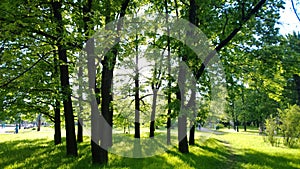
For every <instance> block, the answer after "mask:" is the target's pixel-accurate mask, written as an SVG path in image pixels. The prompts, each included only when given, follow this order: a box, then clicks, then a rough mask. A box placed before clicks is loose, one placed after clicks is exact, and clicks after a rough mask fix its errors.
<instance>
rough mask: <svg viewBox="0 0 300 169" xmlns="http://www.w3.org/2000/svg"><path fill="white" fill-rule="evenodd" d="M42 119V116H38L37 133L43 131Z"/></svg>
mask: <svg viewBox="0 0 300 169" xmlns="http://www.w3.org/2000/svg"><path fill="white" fill-rule="evenodd" d="M41 117H42V114H39V115H38V119H37V120H38V122H37V131H41Z"/></svg>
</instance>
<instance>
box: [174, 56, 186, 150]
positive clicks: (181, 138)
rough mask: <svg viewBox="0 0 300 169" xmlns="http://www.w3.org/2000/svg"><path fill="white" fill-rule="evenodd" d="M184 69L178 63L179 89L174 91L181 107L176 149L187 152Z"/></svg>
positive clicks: (181, 64) (184, 58) (184, 57)
mask: <svg viewBox="0 0 300 169" xmlns="http://www.w3.org/2000/svg"><path fill="white" fill-rule="evenodd" d="M182 60H183V61H186V56H183V57H182ZM185 74H186V70H185V67H184V65H183V63H180V66H179V73H178V84H179V88H180V89H181V90H179V88H178V91H177V93H176V98H177V99H178V100H179V101H180V103H181V107H180V110H178V111H179V114H178V142H179V143H178V149H179V151H180V152H181V153H188V152H189V146H188V140H187V129H186V127H187V116H186V107H185V105H184V102H185V81H186V76H185Z"/></svg>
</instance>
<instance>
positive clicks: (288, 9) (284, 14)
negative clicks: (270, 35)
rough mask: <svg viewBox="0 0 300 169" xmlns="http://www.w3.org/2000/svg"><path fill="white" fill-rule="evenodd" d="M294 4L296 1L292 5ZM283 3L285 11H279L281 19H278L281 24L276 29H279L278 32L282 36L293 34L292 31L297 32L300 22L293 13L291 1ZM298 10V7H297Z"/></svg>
mask: <svg viewBox="0 0 300 169" xmlns="http://www.w3.org/2000/svg"><path fill="white" fill-rule="evenodd" d="M295 2H297V0H294V3H295ZM285 3H286V4H285V9H284V10H281V12H280V15H281V18H280V19H279V22H280V23H281V25H278V27H279V28H280V31H279V32H280V34H283V35H286V34H289V33H290V34H291V33H293V31H295V32H299V31H300V21H299V20H298V19H297V16H296V14H295V13H294V10H293V8H292V3H291V0H285ZM298 8H300V7H299V6H298ZM299 10H300V9H299Z"/></svg>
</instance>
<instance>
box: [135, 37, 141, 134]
mask: <svg viewBox="0 0 300 169" xmlns="http://www.w3.org/2000/svg"><path fill="white" fill-rule="evenodd" d="M135 40H136V44H135V45H136V46H135V52H136V56H135V64H136V65H135V78H134V85H135V86H134V92H135V94H134V103H135V104H134V105H135V121H134V138H140V86H139V58H138V56H139V54H138V35H137V34H136V38H135Z"/></svg>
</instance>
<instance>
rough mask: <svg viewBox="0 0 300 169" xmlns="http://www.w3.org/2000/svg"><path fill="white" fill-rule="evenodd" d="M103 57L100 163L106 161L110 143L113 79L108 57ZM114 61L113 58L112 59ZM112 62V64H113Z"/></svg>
mask: <svg viewBox="0 0 300 169" xmlns="http://www.w3.org/2000/svg"><path fill="white" fill-rule="evenodd" d="M107 57H108V56H105V57H104V60H103V61H102V65H103V67H102V79H101V80H102V81H101V97H102V100H101V101H102V102H101V113H102V118H103V121H102V122H101V147H100V149H101V151H100V156H101V163H103V164H104V163H107V162H108V152H107V149H108V147H109V146H110V145H112V114H111V113H112V110H110V109H111V101H112V94H111V87H112V79H113V68H110V67H109V65H110V61H109V60H110V59H109V58H107ZM113 60H114V63H115V58H114V59H113ZM114 63H113V65H114Z"/></svg>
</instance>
